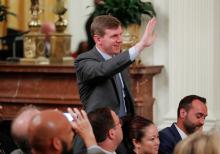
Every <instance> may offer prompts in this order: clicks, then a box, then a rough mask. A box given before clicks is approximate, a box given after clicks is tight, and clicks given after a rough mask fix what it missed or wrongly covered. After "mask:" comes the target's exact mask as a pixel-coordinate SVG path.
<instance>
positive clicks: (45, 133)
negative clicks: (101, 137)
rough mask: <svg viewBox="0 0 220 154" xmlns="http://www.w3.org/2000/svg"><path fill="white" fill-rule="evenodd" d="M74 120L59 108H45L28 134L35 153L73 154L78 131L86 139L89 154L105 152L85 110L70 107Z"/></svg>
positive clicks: (31, 124)
mask: <svg viewBox="0 0 220 154" xmlns="http://www.w3.org/2000/svg"><path fill="white" fill-rule="evenodd" d="M69 111H70V113H71V115H72V116H73V121H68V120H67V118H66V117H65V116H64V114H63V113H62V112H60V111H57V110H44V111H41V112H40V114H38V115H36V116H35V117H34V118H33V119H32V120H31V122H30V125H29V129H28V134H29V141H30V145H31V147H32V152H33V153H34V154H42V153H43V154H51V153H53V154H69V153H70V154H72V143H73V139H74V136H75V133H76V132H77V133H78V134H79V135H80V136H81V138H82V139H83V140H84V142H85V144H86V146H87V147H89V148H90V149H89V150H88V154H103V152H102V151H101V150H99V149H97V148H96V149H94V148H93V147H94V146H95V145H96V141H95V137H94V134H93V131H92V127H91V125H90V123H89V120H88V118H87V115H86V113H85V111H81V112H80V111H79V110H77V109H75V110H74V111H75V115H77V116H74V114H73V111H72V110H71V109H69Z"/></svg>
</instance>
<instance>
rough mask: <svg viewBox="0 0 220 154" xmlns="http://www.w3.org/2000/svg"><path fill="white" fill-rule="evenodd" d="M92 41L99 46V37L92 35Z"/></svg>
mask: <svg viewBox="0 0 220 154" xmlns="http://www.w3.org/2000/svg"><path fill="white" fill-rule="evenodd" d="M93 39H94V41H95V43H97V44H99V43H100V39H101V37H100V36H99V35H93Z"/></svg>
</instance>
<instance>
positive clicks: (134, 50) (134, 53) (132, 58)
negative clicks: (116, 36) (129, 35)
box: [128, 46, 139, 61]
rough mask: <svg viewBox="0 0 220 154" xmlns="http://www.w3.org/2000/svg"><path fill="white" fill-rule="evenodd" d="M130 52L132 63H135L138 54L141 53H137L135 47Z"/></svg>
mask: <svg viewBox="0 0 220 154" xmlns="http://www.w3.org/2000/svg"><path fill="white" fill-rule="evenodd" d="M128 52H129V56H130V60H131V61H134V60H135V59H136V58H137V56H138V54H139V52H138V51H136V49H135V46H133V47H131V48H130V49H129V50H128Z"/></svg>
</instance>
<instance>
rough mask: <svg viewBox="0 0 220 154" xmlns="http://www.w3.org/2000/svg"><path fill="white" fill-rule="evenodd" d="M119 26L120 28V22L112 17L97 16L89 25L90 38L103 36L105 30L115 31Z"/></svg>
mask: <svg viewBox="0 0 220 154" xmlns="http://www.w3.org/2000/svg"><path fill="white" fill-rule="evenodd" d="M119 26H121V22H120V21H119V20H118V19H117V18H115V17H113V16H110V15H101V16H97V17H95V18H94V20H93V22H92V24H91V34H92V36H93V35H95V34H97V35H100V36H103V35H104V34H105V30H106V29H117V28H118V27H119Z"/></svg>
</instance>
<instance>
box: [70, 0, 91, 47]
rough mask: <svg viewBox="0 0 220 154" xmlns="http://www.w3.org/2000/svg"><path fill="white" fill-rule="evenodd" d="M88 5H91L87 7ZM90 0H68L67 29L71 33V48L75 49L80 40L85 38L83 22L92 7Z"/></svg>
mask: <svg viewBox="0 0 220 154" xmlns="http://www.w3.org/2000/svg"><path fill="white" fill-rule="evenodd" d="M88 6H91V7H89V8H88ZM92 6H93V1H92V0H68V1H67V8H68V11H67V14H68V27H67V31H68V32H69V33H70V34H71V35H72V41H71V48H72V50H76V49H77V47H78V44H79V42H80V41H83V40H85V41H86V40H87V37H86V32H85V22H86V20H87V19H88V17H89V14H90V13H91V11H92V10H93V9H94V8H93V7H92Z"/></svg>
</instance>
